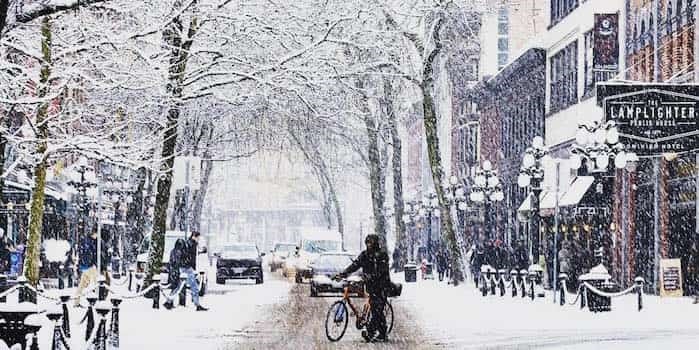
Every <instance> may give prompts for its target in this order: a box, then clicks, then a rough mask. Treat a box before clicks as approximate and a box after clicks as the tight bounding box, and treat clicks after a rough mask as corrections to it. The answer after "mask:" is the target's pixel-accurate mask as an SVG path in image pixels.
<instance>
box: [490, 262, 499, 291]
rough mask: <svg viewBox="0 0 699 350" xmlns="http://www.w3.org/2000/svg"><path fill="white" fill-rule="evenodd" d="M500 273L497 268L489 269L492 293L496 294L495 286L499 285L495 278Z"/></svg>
mask: <svg viewBox="0 0 699 350" xmlns="http://www.w3.org/2000/svg"><path fill="white" fill-rule="evenodd" d="M497 274H498V271H497V270H495V268H492V269H488V276H489V278H488V280H489V281H490V294H491V295H495V287H496V286H497V280H496V279H495V276H496V275H497Z"/></svg>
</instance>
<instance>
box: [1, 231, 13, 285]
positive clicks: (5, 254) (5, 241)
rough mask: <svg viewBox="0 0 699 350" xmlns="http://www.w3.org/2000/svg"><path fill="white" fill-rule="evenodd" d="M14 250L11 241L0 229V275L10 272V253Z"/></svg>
mask: <svg viewBox="0 0 699 350" xmlns="http://www.w3.org/2000/svg"><path fill="white" fill-rule="evenodd" d="M13 250H14V248H13V246H12V241H11V240H10V238H9V237H7V235H5V231H4V230H3V229H0V274H2V273H4V274H7V273H9V272H10V253H12V251H13Z"/></svg>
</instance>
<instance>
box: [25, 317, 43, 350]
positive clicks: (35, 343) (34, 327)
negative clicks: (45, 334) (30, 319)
mask: <svg viewBox="0 0 699 350" xmlns="http://www.w3.org/2000/svg"><path fill="white" fill-rule="evenodd" d="M24 328H26V329H27V330H28V331H29V334H31V335H32V346H30V347H29V350H39V335H38V333H39V330H40V329H41V325H40V324H28V323H25V324H24Z"/></svg>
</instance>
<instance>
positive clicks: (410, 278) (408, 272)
mask: <svg viewBox="0 0 699 350" xmlns="http://www.w3.org/2000/svg"><path fill="white" fill-rule="evenodd" d="M403 274H404V277H405V282H406V283H408V282H410V283H414V282H417V265H415V263H414V262H409V263H407V264H405V266H403Z"/></svg>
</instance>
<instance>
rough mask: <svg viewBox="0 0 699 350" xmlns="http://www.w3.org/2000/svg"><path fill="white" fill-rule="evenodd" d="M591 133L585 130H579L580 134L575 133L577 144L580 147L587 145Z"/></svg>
mask: <svg viewBox="0 0 699 350" xmlns="http://www.w3.org/2000/svg"><path fill="white" fill-rule="evenodd" d="M589 135H590V133H589V132H588V131H587V130H585V129H584V128H578V132H576V133H575V143H577V144H578V145H585V144H587V142H588V140H589Z"/></svg>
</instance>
